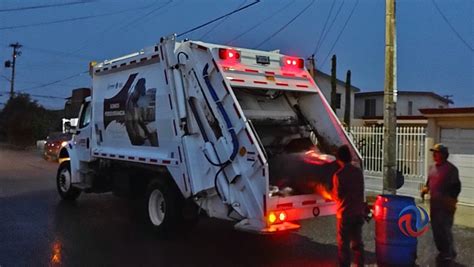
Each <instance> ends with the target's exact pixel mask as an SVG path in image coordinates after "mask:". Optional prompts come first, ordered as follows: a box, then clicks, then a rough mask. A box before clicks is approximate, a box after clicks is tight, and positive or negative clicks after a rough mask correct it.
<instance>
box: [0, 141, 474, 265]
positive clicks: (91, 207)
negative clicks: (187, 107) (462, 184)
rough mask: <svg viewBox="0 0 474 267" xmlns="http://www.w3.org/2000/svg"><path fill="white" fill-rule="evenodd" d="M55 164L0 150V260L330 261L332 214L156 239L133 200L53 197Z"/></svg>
mask: <svg viewBox="0 0 474 267" xmlns="http://www.w3.org/2000/svg"><path fill="white" fill-rule="evenodd" d="M56 168H57V164H56V163H52V162H46V161H44V160H43V159H41V158H40V156H39V154H38V153H35V152H25V151H10V150H6V149H4V148H0V266H2V267H7V266H336V264H337V261H336V252H337V248H336V235H335V232H336V230H335V219H334V217H325V218H318V219H315V220H310V221H305V222H303V223H302V228H301V229H300V230H299V231H297V232H293V233H287V234H283V235H272V236H261V235H254V234H249V233H244V232H238V231H235V230H233V228H232V224H231V223H229V222H225V221H220V220H214V219H209V218H203V219H202V220H200V222H199V223H198V224H197V226H196V227H194V228H192V229H188V230H187V231H185V232H183V233H180V234H178V235H176V236H172V237H161V238H160V237H156V236H154V235H153V234H152V233H151V232H150V231H149V229H148V228H147V227H146V224H145V217H144V215H143V209H142V207H143V206H142V205H141V202H140V201H132V200H127V199H121V198H117V197H115V196H113V195H112V194H100V195H98V194H83V195H81V196H80V197H79V199H78V200H77V202H76V203H75V204H68V203H64V202H61V201H60V198H59V196H58V195H57V193H56V188H55V178H54V177H55V174H56ZM373 228H374V222H371V223H369V224H365V226H364V233H365V234H364V240H365V244H366V257H367V262H368V263H369V264H370V265H373V266H375V265H374V262H375V254H374V251H375V244H374V243H375V242H374V233H373V232H374V231H373ZM455 239H456V241H457V243H456V244H457V247H458V252H459V256H458V262H459V263H461V264H464V265H466V266H472V264H473V263H474V256H473V255H472V253H471V252H470V251H471V250H472V248H473V247H474V229H472V228H465V227H457V226H456V227H455ZM418 256H419V258H418V261H417V262H418V264H419V265H420V266H434V257H435V256H436V249H435V248H434V245H433V241H432V237H431V232H428V233H427V234H426V235H424V236H422V237H421V238H420V241H419V244H418Z"/></svg>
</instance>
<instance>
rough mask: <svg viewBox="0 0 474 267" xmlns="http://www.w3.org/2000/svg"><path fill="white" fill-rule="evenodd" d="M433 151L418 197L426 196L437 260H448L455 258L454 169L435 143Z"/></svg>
mask: <svg viewBox="0 0 474 267" xmlns="http://www.w3.org/2000/svg"><path fill="white" fill-rule="evenodd" d="M430 151H432V152H433V160H434V162H435V164H434V165H432V166H431V167H430V169H429V172H428V180H427V181H426V185H425V187H424V188H423V189H422V191H421V198H422V199H424V196H425V194H427V193H429V194H430V217H431V229H432V230H433V238H434V241H435V244H436V248H437V249H438V251H439V254H438V257H437V259H438V260H440V261H450V260H453V259H454V258H455V257H456V254H457V253H456V251H455V249H454V243H453V233H452V227H453V221H454V213H455V212H456V203H457V201H458V200H457V198H458V195H459V193H460V192H461V181H460V180H459V172H458V168H456V166H454V165H453V164H452V163H451V162H449V161H448V156H449V152H448V148H447V147H446V146H444V145H443V144H436V145H435V146H434V147H433V148H432V149H430Z"/></svg>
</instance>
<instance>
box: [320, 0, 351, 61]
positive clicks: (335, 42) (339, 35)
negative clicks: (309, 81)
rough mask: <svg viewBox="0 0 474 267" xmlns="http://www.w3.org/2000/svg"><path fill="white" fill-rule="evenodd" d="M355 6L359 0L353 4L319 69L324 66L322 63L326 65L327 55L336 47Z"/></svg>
mask: <svg viewBox="0 0 474 267" xmlns="http://www.w3.org/2000/svg"><path fill="white" fill-rule="evenodd" d="M357 5H359V0H357V2H356V3H355V5H354V7H353V8H352V10H351V13H350V14H349V16H348V17H347V19H346V21H345V22H344V26H343V27H342V29H341V31H340V32H339V34H338V35H337V38H336V40H335V41H334V43H333V44H332V46H331V49H330V50H329V53H328V54H327V56H326V58H324V61H323V64H321V67H322V66H324V63H326V60H327V59H328V58H329V55H330V54H331V53H332V50H333V49H334V47H335V46H336V44H337V42H338V41H339V38H340V37H341V35H342V33H343V32H344V30H345V29H346V26H347V23H348V22H349V20H350V19H351V17H352V15H353V14H354V11H355V9H356V7H357Z"/></svg>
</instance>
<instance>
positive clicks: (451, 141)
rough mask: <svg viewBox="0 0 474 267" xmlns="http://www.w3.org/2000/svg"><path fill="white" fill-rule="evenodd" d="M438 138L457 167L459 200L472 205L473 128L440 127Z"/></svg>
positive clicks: (473, 188) (473, 191)
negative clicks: (460, 187)
mask: <svg viewBox="0 0 474 267" xmlns="http://www.w3.org/2000/svg"><path fill="white" fill-rule="evenodd" d="M440 140H441V143H443V144H445V145H446V146H447V147H448V148H449V154H450V155H449V161H451V162H452V163H453V164H454V165H456V167H458V169H459V178H460V179H461V183H462V189H461V194H460V195H459V202H460V203H465V204H470V205H474V129H463V128H458V129H441V136H440Z"/></svg>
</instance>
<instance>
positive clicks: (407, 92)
mask: <svg viewBox="0 0 474 267" xmlns="http://www.w3.org/2000/svg"><path fill="white" fill-rule="evenodd" d="M383 94H384V91H373V92H361V93H357V94H356V95H355V97H366V96H383ZM397 94H398V95H421V96H431V97H433V98H436V99H438V100H439V101H442V102H444V103H446V104H454V102H453V101H452V100H451V99H448V98H445V97H442V96H440V95H438V94H436V93H433V92H429V91H398V92H397Z"/></svg>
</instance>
